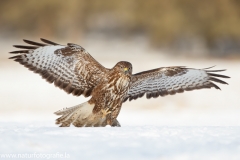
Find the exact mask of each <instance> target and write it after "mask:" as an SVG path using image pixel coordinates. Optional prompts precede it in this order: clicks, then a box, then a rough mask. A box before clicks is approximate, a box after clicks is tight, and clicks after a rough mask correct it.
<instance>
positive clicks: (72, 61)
mask: <svg viewBox="0 0 240 160" xmlns="http://www.w3.org/2000/svg"><path fill="white" fill-rule="evenodd" d="M41 40H42V42H44V43H38V42H32V41H29V40H24V42H26V43H28V44H30V45H29V46H22V45H14V47H16V48H21V49H23V50H19V51H13V52H10V53H12V54H18V55H16V56H14V57H10V59H14V60H15V61H17V62H19V63H21V64H22V65H24V66H25V67H27V68H29V69H30V70H32V71H34V72H35V73H38V74H40V75H41V76H42V77H43V78H44V79H46V80H47V81H48V82H50V83H54V84H55V85H56V86H57V87H59V88H61V89H63V90H64V91H66V92H67V93H72V94H73V95H76V96H79V95H81V94H83V95H84V96H86V97H88V96H90V95H91V92H92V89H93V88H94V87H95V86H96V85H97V84H98V82H99V81H100V80H101V79H102V78H104V77H105V75H106V72H107V71H108V69H106V68H104V67H103V66H102V65H101V64H99V63H98V62H97V61H96V60H95V59H94V58H92V57H91V55H90V54H89V53H88V52H87V51H86V50H85V49H84V48H82V47H81V46H79V45H76V44H72V43H68V44H67V45H66V46H63V45H59V44H57V43H54V42H51V41H49V40H46V39H41Z"/></svg>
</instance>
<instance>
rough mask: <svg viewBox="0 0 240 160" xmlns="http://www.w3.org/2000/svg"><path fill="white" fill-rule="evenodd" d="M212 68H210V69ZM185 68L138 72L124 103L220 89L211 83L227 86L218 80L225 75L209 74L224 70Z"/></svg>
mask: <svg viewBox="0 0 240 160" xmlns="http://www.w3.org/2000/svg"><path fill="white" fill-rule="evenodd" d="M210 68H212V67H210ZM210 68H206V69H194V68H186V67H182V66H176V67H163V68H157V69H152V70H149V71H144V72H140V73H137V74H134V75H133V76H132V84H131V86H130V89H129V92H128V95H127V96H126V97H125V99H124V101H126V100H127V99H129V101H131V100H133V99H137V98H141V97H143V96H144V95H145V94H146V97H147V98H148V99H149V98H152V97H153V98H157V97H159V96H165V95H174V94H176V93H182V92H184V91H191V90H195V89H202V88H212V87H214V88H216V89H220V88H219V87H218V86H217V85H216V84H214V83H213V82H217V83H221V84H227V83H226V82H225V81H223V80H220V79H219V78H230V77H228V76H225V75H221V74H215V73H211V72H221V71H225V70H207V69H210Z"/></svg>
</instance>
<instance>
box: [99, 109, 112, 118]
mask: <svg viewBox="0 0 240 160" xmlns="http://www.w3.org/2000/svg"><path fill="white" fill-rule="evenodd" d="M101 112H102V114H103V115H102V118H105V117H106V116H107V115H108V114H109V113H111V111H109V108H108V109H106V110H105V109H102V110H101Z"/></svg>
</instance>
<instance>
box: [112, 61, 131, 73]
mask: <svg viewBox="0 0 240 160" xmlns="http://www.w3.org/2000/svg"><path fill="white" fill-rule="evenodd" d="M114 68H116V69H117V70H118V71H120V73H123V74H125V75H130V76H131V75H132V64H131V63H129V62H126V61H120V62H118V63H117V64H116V65H115V67H114Z"/></svg>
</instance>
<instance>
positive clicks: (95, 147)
mask: <svg viewBox="0 0 240 160" xmlns="http://www.w3.org/2000/svg"><path fill="white" fill-rule="evenodd" d="M0 134H1V139H0V142H1V143H0V148H1V154H3V153H16V154H19V153H28V154H31V153H36V154H40V153H43V154H54V153H59V154H67V155H69V157H70V159H76V160H77V159H105V160H108V159H109V160H111V159H139V160H141V159H177V160H181V159H196V160H197V159H218V160H221V159H239V157H240V127H236V126H235V127H209V126H208V127H203V126H202V127H196V126H195V127H177V126H176V127H174V126H172V127H169V126H124V127H121V128H111V127H106V128H74V127H70V128H58V127H54V126H49V125H46V124H44V125H43V124H42V125H41V124H38V125H36V124H35V123H32V124H23V123H20V124H18V123H12V124H11V123H1V127H0ZM6 144H8V145H6ZM1 154H0V156H1Z"/></svg>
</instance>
